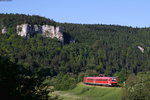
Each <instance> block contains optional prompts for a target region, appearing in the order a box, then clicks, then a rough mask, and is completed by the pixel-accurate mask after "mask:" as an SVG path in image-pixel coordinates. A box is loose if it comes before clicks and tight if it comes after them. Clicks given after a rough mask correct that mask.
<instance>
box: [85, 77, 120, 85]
mask: <svg viewBox="0 0 150 100" xmlns="http://www.w3.org/2000/svg"><path fill="white" fill-rule="evenodd" d="M83 82H84V83H85V84H91V85H107V86H117V84H118V80H117V78H116V77H84V80H83Z"/></svg>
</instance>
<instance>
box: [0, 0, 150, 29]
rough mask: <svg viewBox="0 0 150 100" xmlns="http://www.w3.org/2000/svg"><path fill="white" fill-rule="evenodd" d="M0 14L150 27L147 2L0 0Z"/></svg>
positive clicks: (84, 22) (121, 0) (119, 0)
mask: <svg viewBox="0 0 150 100" xmlns="http://www.w3.org/2000/svg"><path fill="white" fill-rule="evenodd" d="M0 13H19V14H29V15H40V16H43V17H46V18H49V19H53V20H54V21H56V22H62V23H78V24H108V25H110V24H111V25H122V26H132V27H150V0H8V1H7V0H0Z"/></svg>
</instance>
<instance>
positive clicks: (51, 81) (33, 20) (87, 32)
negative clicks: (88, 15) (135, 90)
mask: <svg viewBox="0 0 150 100" xmlns="http://www.w3.org/2000/svg"><path fill="white" fill-rule="evenodd" d="M25 23H26V24H29V25H31V26H32V25H39V26H42V25H52V26H53V27H55V26H61V27H62V28H63V32H62V34H63V36H64V37H65V38H64V42H65V43H64V44H61V43H60V42H58V39H57V38H50V37H44V36H42V35H41V34H37V35H35V36H33V37H32V36H31V37H29V38H27V39H26V38H23V37H21V36H19V35H17V33H16V26H17V25H21V24H25ZM4 27H6V28H7V32H6V34H0V47H1V48H0V57H2V60H1V61H2V64H1V66H6V69H7V67H8V66H7V63H3V58H7V59H8V61H9V62H11V64H15V65H18V66H21V67H19V68H18V69H15V71H14V72H18V71H19V73H17V74H16V77H15V79H16V80H17V82H18V83H19V82H22V83H24V82H28V81H29V83H30V81H35V79H37V78H38V79H39V80H38V81H39V82H37V84H33V85H32V86H33V87H32V88H31V90H32V89H35V88H34V86H37V87H38V86H39V88H40V86H48V85H52V86H54V87H55V89H56V90H68V89H73V88H75V87H76V84H77V83H79V82H81V81H82V79H83V77H84V76H97V75H99V74H105V75H107V76H116V77H118V79H119V82H120V83H123V82H124V81H126V79H127V78H128V76H129V75H130V74H138V73H139V72H144V73H145V72H147V71H149V70H150V62H149V59H150V39H149V37H150V28H133V27H128V26H119V25H99V24H95V25H94V24H93V25H90V24H73V23H58V22H55V21H53V20H50V19H48V18H44V17H40V16H35V15H33V16H30V15H22V14H0V30H2V29H3V28H4ZM54 33H55V32H54ZM14 68H15V67H14ZM0 70H4V69H3V67H0ZM0 74H2V75H4V76H5V72H3V71H1V73H0ZM11 74H13V73H12V72H11V70H8V76H9V77H8V79H11ZM6 77H7V75H6ZM18 77H19V78H18ZM20 77H21V78H20ZM22 77H23V78H22ZM6 79H7V78H6ZM21 79H22V80H21ZM60 79H61V80H60ZM25 80H28V81H25ZM10 82H11V81H10ZM4 83H5V82H4ZM29 83H27V84H29ZM34 83H36V82H34ZM38 83H39V84H38ZM41 84H42V85H41ZM37 87H36V89H37ZM13 89H18V90H17V91H19V89H22V88H21V83H20V84H18V85H16V86H14V87H13ZM24 89H25V88H23V90H24ZM23 90H20V91H21V93H20V94H23V93H24V91H23ZM13 91H15V90H13ZM29 91H30V90H29ZM37 91H38V90H37ZM81 91H82V87H80V85H79V86H77V87H76V88H75V89H74V90H72V92H74V93H77V94H79V93H80V92H81ZM94 91H99V90H97V89H94ZM104 91H105V90H104ZM106 91H108V90H106ZM114 91H115V90H114ZM26 92H27V93H28V91H26ZM91 92H92V89H90V90H89V91H87V92H85V93H83V94H81V96H82V95H85V96H87V95H89V94H90V93H91ZM116 92H118V90H116ZM34 93H35V92H33V94H34ZM42 93H47V92H42ZM97 93H100V92H97ZM112 93H113V92H112ZM10 94H11V93H10ZM39 95H40V96H41V94H40V93H39ZM92 95H93V96H95V95H94V94H92ZM92 95H91V96H92ZM109 95H111V96H113V94H111V93H110V94H109ZM109 95H108V98H109ZM40 96H39V97H40ZM95 98H98V97H96V96H95ZM105 98H106V100H107V95H106V96H105ZM112 98H113V97H112Z"/></svg>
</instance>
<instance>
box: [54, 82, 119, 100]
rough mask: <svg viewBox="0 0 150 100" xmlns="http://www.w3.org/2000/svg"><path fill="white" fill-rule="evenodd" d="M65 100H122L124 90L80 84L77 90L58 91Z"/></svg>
mask: <svg viewBox="0 0 150 100" xmlns="http://www.w3.org/2000/svg"><path fill="white" fill-rule="evenodd" d="M53 95H58V96H59V98H63V100H121V96H122V88H115V87H102V86H87V85H84V84H82V83H79V84H78V85H77V87H76V88H74V89H73V90H69V91H56V92H54V93H53Z"/></svg>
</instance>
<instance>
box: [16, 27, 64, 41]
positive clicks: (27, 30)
mask: <svg viewBox="0 0 150 100" xmlns="http://www.w3.org/2000/svg"><path fill="white" fill-rule="evenodd" d="M17 34H18V35H20V36H23V37H28V36H32V35H36V34H42V35H44V36H46V37H50V38H57V39H58V40H59V41H60V42H61V43H64V37H63V30H62V28H61V27H60V26H57V27H55V26H51V25H42V26H41V25H29V24H21V25H17Z"/></svg>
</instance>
